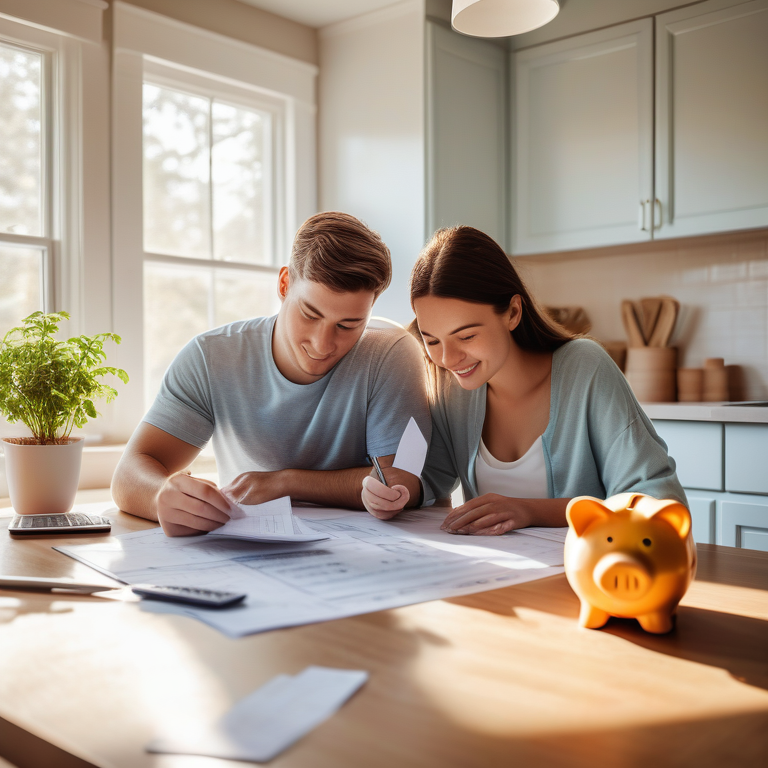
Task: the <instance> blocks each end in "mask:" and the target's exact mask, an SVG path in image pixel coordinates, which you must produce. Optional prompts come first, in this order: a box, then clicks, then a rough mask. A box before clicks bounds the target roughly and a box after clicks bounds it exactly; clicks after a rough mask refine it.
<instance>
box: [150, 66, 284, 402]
mask: <svg viewBox="0 0 768 768" xmlns="http://www.w3.org/2000/svg"><path fill="white" fill-rule="evenodd" d="M147 70H148V76H147V77H146V79H145V80H144V83H143V88H142V101H143V103H142V115H143V140H142V154H143V191H142V197H143V243H144V246H143V250H144V270H143V282H144V400H145V405H146V406H147V407H148V406H149V405H150V404H151V403H152V401H153V399H154V397H155V395H156V394H157V391H158V389H159V387H160V382H161V380H162V377H163V374H164V372H165V370H166V369H167V367H168V365H169V364H170V363H171V361H172V360H173V358H174V356H175V355H176V353H177V352H178V351H179V350H180V349H181V347H182V346H184V344H185V343H186V342H187V341H189V340H190V339H191V338H192V337H193V336H195V335H197V334H199V333H202V332H203V331H205V330H208V329H209V328H213V327H216V326H219V325H223V324H225V323H228V322H231V321H234V320H239V319H244V318H248V317H254V316H259V315H269V314H272V313H274V312H275V311H277V308H278V300H277V290H276V281H277V272H278V269H279V267H280V265H281V264H283V263H284V261H285V243H284V237H282V236H281V235H282V233H283V230H284V226H283V223H282V218H283V211H282V209H281V205H280V187H281V177H282V168H283V158H282V157H281V141H280V135H281V133H282V125H283V122H284V114H283V110H282V109H281V105H280V103H279V102H274V101H270V100H268V99H265V98H263V97H262V98H254V97H253V95H251V94H247V93H237V92H236V91H233V90H232V89H228V92H227V91H222V90H221V89H218V88H216V87H215V84H207V83H205V81H204V79H202V78H200V77H194V78H189V77H188V78H186V79H185V80H178V79H176V80H174V79H169V78H167V77H165V78H164V77H162V75H161V73H162V72H163V69H162V68H160V67H158V66H155V67H147ZM153 72H154V73H155V75H156V76H155V77H154V78H153V77H152V76H151V73H153ZM177 78H178V74H177ZM211 85H214V87H211ZM196 86H197V87H196Z"/></svg>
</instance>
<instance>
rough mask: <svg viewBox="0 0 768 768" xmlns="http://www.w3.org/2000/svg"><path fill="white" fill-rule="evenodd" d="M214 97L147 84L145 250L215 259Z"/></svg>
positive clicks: (145, 102) (145, 94)
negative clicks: (212, 189)
mask: <svg viewBox="0 0 768 768" xmlns="http://www.w3.org/2000/svg"><path fill="white" fill-rule="evenodd" d="M209 111H210V101H209V99H206V98H203V97H201V96H192V95H190V94H187V93H182V92H181V91H174V90H171V89H169V88H160V87H158V86H156V85H150V84H148V83H145V84H144V249H145V250H146V251H150V252H153V253H167V254H173V255H175V256H191V257H196V258H210V256H211V247H210V246H211V217H210V184H209V180H210V177H209V161H210V136H209V129H210V124H209V123H210V120H209Z"/></svg>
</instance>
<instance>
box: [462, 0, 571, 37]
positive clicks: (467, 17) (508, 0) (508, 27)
mask: <svg viewBox="0 0 768 768" xmlns="http://www.w3.org/2000/svg"><path fill="white" fill-rule="evenodd" d="M559 11H560V4H559V3H558V0H453V12H452V13H451V26H453V28H454V29H455V30H456V31H457V32H461V33H462V34H464V35H472V36H474V37H509V36H510V35H521V34H523V32H530V31H531V30H532V29H536V28H537V27H543V26H544V25H545V24H546V23H547V22H549V21H552V19H554V18H555V16H557V14H558V12H559Z"/></svg>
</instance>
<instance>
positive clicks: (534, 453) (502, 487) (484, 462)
mask: <svg viewBox="0 0 768 768" xmlns="http://www.w3.org/2000/svg"><path fill="white" fill-rule="evenodd" d="M475 482H476V483H477V490H478V492H479V494H480V495H481V496H482V495H483V494H485V493H498V494H501V495H502V496H513V497H515V498H518V499H546V498H548V493H547V465H546V464H545V463H544V443H543V442H542V439H541V435H539V437H537V438H536V440H535V442H534V443H533V445H532V446H531V447H530V448H529V449H528V451H527V452H526V454H525V456H521V457H520V458H519V459H518V460H517V461H499V460H498V459H497V458H495V457H494V456H492V455H491V452H490V451H489V450H488V449H487V448H486V447H485V443H484V442H483V440H482V438H481V439H480V447H479V448H478V451H477V459H475Z"/></svg>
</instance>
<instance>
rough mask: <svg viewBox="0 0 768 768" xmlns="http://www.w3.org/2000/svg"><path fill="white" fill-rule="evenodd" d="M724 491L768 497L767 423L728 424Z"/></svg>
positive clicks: (726, 427)
mask: <svg viewBox="0 0 768 768" xmlns="http://www.w3.org/2000/svg"><path fill="white" fill-rule="evenodd" d="M766 130H768V128H766ZM725 490H726V491H735V492H737V493H767V494H768V424H726V425H725Z"/></svg>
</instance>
